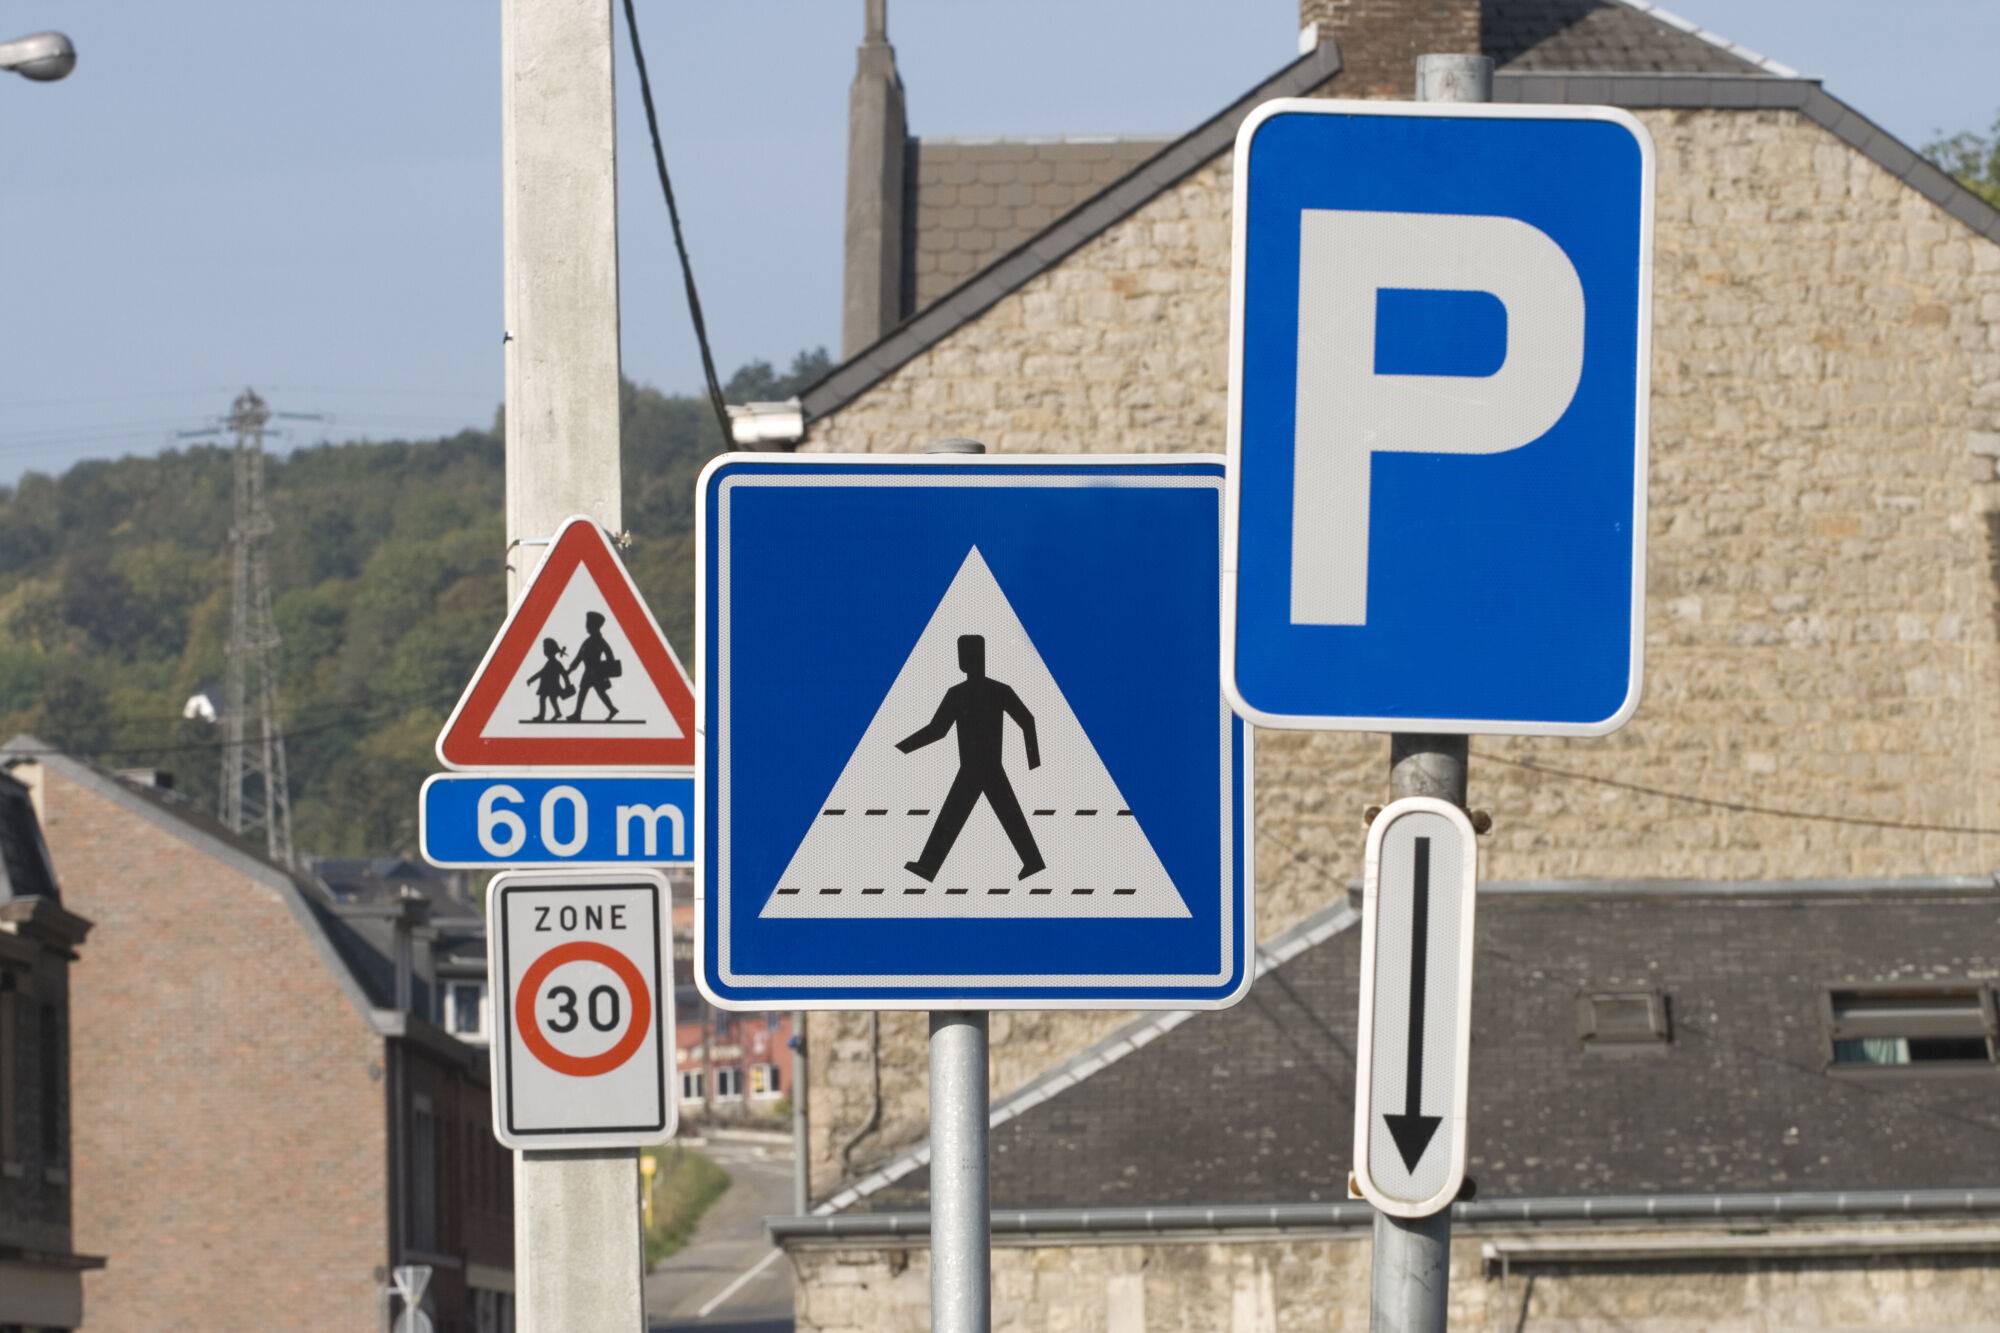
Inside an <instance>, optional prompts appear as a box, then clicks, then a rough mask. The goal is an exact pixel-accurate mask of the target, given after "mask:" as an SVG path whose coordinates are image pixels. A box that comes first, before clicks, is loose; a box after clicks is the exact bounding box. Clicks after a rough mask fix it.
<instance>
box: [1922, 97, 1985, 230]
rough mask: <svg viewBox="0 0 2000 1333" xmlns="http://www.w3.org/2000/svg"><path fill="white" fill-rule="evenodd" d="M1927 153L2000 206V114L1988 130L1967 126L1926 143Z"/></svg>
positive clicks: (1956, 176) (1978, 192) (1975, 192)
mask: <svg viewBox="0 0 2000 1333" xmlns="http://www.w3.org/2000/svg"><path fill="white" fill-rule="evenodd" d="M1924 156H1925V157H1927V158H1929V159H1930V160H1931V161H1933V162H1935V163H1937V164H1938V166H1940V167H1942V168H1943V169H1944V170H1946V171H1948V172H1950V173H1951V174H1952V176H1954V177H1955V178H1957V180H1958V183H1959V184H1960V185H1963V186H1964V187H1965V188H1966V189H1968V190H1970V191H1972V192H1973V193H1974V194H1976V195H1978V196H1979V197H1980V198H1981V199H1984V200H1985V201H1986V202H1987V203H1989V204H1992V205H1993V206H1994V207H1996V208H2000V116H1996V117H1995V118H1994V121H1993V127H1992V128H1991V129H1990V130H1988V131H1987V132H1986V133H1985V134H1978V133H1975V132H1974V131H1972V130H1964V131H1962V132H1960V133H1958V134H1954V135H1952V136H1951V137H1950V138H1949V139H1944V138H1940V139H1937V140H1934V141H1933V142H1931V143H1927V144H1925V145H1924Z"/></svg>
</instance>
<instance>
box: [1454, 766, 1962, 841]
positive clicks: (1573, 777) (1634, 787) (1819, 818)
mask: <svg viewBox="0 0 2000 1333" xmlns="http://www.w3.org/2000/svg"><path fill="white" fill-rule="evenodd" d="M1479 757H1480V758H1481V759H1490V760H1492V761H1493V762H1495V763H1498V764H1505V765H1507V766H1508V767H1509V768H1518V769H1521V770H1523V771H1525V772H1529V773H1541V774H1544V775H1546V776H1548V777H1552V778H1562V779H1563V780H1564V781H1566V782H1587V783H1591V784H1593V785H1595V786H1599V787H1611V788H1614V789H1616V790H1618V791H1627V792H1633V793H1635V794H1637V795H1640V796H1657V797H1659V798H1660V799H1661V800H1665V801H1681V802H1683V803H1685V804H1688V805H1702V806H1707V807H1708V808H1709V809H1711V810H1727V811H1729V812H1731V813H1732V814H1739V815H1767V816H1769V817H1771V818H1773V819H1803V820H1809V821H1811V822H1813V823H1816V824H1848V825H1852V826H1854V827H1857V828H1879V829H1894V830H1896V831H1897V832H1901V833H1952V834H1957V835H1959V836H1961V837H1969V838H2000V828H1989V827H1986V826H1983V825H1979V824H1925V823H1918V822H1912V821H1908V820H1901V819H1874V818H1871V817H1869V816H1867V815H1835V814H1827V813H1824V812H1822V811H1818V810H1790V809H1786V808H1785V807H1783V806H1778V805H1759V804H1757V803H1756V802H1754V801H1731V800H1726V799H1724V798H1722V797H1719V796H1696V795H1694V794H1693V793H1692V792H1684V791H1668V790H1667V789H1666V788H1664V787H1649V786H1647V785H1646V784H1644V783H1642V782H1627V781H1626V780H1625V779H1623V778H1606V777H1599V776H1597V775H1596V774H1594V773H1579V772H1577V771H1576V770H1574V769H1568V768H1557V767H1555V766H1554V765H1553V764H1545V763H1543V762H1542V761H1541V760H1539V759H1508V758H1506V757H1504V756H1502V755H1497V754H1481V755H1480V756H1479Z"/></svg>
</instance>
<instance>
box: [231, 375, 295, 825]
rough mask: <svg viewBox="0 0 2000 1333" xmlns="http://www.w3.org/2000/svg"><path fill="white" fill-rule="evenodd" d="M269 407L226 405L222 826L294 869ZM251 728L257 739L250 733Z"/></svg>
mask: <svg viewBox="0 0 2000 1333" xmlns="http://www.w3.org/2000/svg"><path fill="white" fill-rule="evenodd" d="M270 420H271V409H270V407H269V406H268V405H267V404H266V403H265V402H264V400H263V399H262V398H260V397H259V396H258V395H257V392H256V391H255V390H254V389H245V390H244V391H243V392H242V393H241V394H239V395H237V398H236V401H235V402H234V403H233V404H231V406H230V411H229V415H228V416H227V417H226V418H224V420H223V425H224V427H225V428H226V429H228V430H230V431H233V432H234V433H235V435H236V505H235V512H234V517H233V519H232V521H231V523H230V527H229V591H230V600H229V646H228V647H227V649H225V655H226V657H227V659H228V672H227V675H226V677H225V681H224V686H223V712H222V717H221V722H222V822H223V823H224V824H226V825H228V826H229V827H230V828H231V829H233V830H235V831H236V832H237V833H243V834H248V833H250V832H252V831H253V830H255V829H257V828H260V827H261V828H262V829H263V830H264V846H265V848H266V849H267V850H268V851H269V853H270V856H271V859H272V860H274V861H280V862H283V863H284V864H285V865H291V864H292V796H291V789H290V787H289V785H288V783H287V780H286V776H285V736H284V732H282V731H281V730H279V727H278V624H277V621H276V620H275V619H274V618H273V617H272V615H271V571H270V566H269V564H268V563H267V562H266V560H265V553H264V542H265V539H266V538H268V537H269V536H270V535H271V531H272V527H271V514H270V511H269V510H267V509H266V508H265V507H264V429H265V427H266V426H267V425H268V424H269V423H270ZM253 727H254V734H253V732H252V729H253Z"/></svg>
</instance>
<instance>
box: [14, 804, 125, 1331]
mask: <svg viewBox="0 0 2000 1333" xmlns="http://www.w3.org/2000/svg"><path fill="white" fill-rule="evenodd" d="M89 931H90V922H88V921H86V920H84V919H83V918H82V917H80V916H78V915H76V913H74V912H71V911H69V910H68V909H66V908H65V907H64V906H63V901H62V893H61V891H60V890H59V889H58V888H57V887H56V878H55V873H54V871H53V870H52V869H51V868H50V866H49V854H48V848H47V847H46V846H44V845H43V843H42V834H41V829H40V827H39V826H38V825H37V823H36V821H35V811H34V807H33V806H32V805H31V804H30V803H29V800H28V789H27V788H26V787H23V786H22V785H21V784H20V783H18V782H15V781H13V780H12V779H10V778H5V777H0V1329H5V1328H38V1329H57V1328H80V1327H82V1325H83V1275H84V1273H86V1272H88V1271H89V1270H91V1269H93V1268H102V1267H103V1266H104V1259H103V1257H102V1256H99V1255H88V1254H78V1253H77V1252H76V1250H75V1247H74V1246H73V1245H72V1244H71V1242H70V1231H71V1227H70V1221H71V1214H72V1212H73V1206H72V1204H71V1199H70V1182H71V1179H72V1177H71V1170H70V1120H69V1102H70V1098H69V1058H70V1057H69V1051H70V1044H69V1031H70V1028H69V967H70V964H71V963H73V962H75V961H76V960H77V948H78V946H79V945H81V944H82V943H83V940H84V936H85V935H86V934H88V933H89Z"/></svg>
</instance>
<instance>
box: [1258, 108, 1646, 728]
mask: <svg viewBox="0 0 2000 1333" xmlns="http://www.w3.org/2000/svg"><path fill="white" fill-rule="evenodd" d="M1235 182H1236V184H1235V188H1236V216H1235V228H1236V233H1235V262H1234V272H1233V284H1234V286H1233V293H1232V295H1233V301H1232V328H1231V335H1232V336H1231V353H1230V356H1231V360H1230V394H1231V399H1230V440H1229V448H1230V498H1229V504H1230V523H1229V533H1228V538H1227V542H1226V550H1225V562H1226V571H1225V578H1224V599H1225V607H1224V613H1223V615H1224V634H1225V638H1226V643H1225V646H1224V657H1223V674H1224V678H1225V686H1226V688H1227V690H1228V692H1229V696H1230V698H1231V701H1232V703H1233V704H1234V705H1235V707H1236V709H1237V711H1238V712H1239V713H1240V714H1241V715H1242V716H1243V717H1245V718H1247V719H1249V720H1250V721H1252V722H1255V723H1258V724H1260V725H1265V726H1283V727H1317V728H1328V729H1342V730H1367V731H1422V732H1447V733H1498V734H1514V735H1565V734H1568V735H1597V734H1602V733H1604V732H1608V731H1612V730H1615V729H1616V728H1618V727H1619V726H1621V725H1623V723H1624V722H1625V720H1626V719H1627V718H1628V717H1630V716H1631V713H1632V711H1633V709H1634V708H1635V707H1636V706H1637V704H1638V700H1639V692H1640V666H1641V647H1642V643H1643V637H1644V591H1645V515H1646V505H1645V481H1646V406H1647V383H1648V358H1649V355H1650V325H1651V265H1652V198H1653V156H1652V144H1651V141H1650V139H1649V138H1648V137H1647V135H1646V132H1645V130H1644V128H1643V127H1641V126H1640V125H1639V123H1638V122H1637V121H1635V120H1634V119H1633V118H1632V117H1630V116H1629V115H1627V114H1625V113H1624V112H1622V111H1617V110H1614V109H1611V108H1588V107H1585V108H1579V107H1528V106H1491V105H1463V104H1442V105H1440V104H1430V103H1423V104H1400V103H1387V102H1339V101H1321V100H1314V101H1280V102H1272V103H1268V104H1266V105H1265V106H1263V107H1261V108H1259V109H1258V110H1257V111H1256V112H1255V113H1253V114H1252V115H1251V116H1250V118H1249V119H1248V120H1247V121H1246V122H1245V123H1244V126H1243V129H1242V131H1241V133H1240V134H1239V136H1238V138H1237V144H1236V176H1235Z"/></svg>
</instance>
